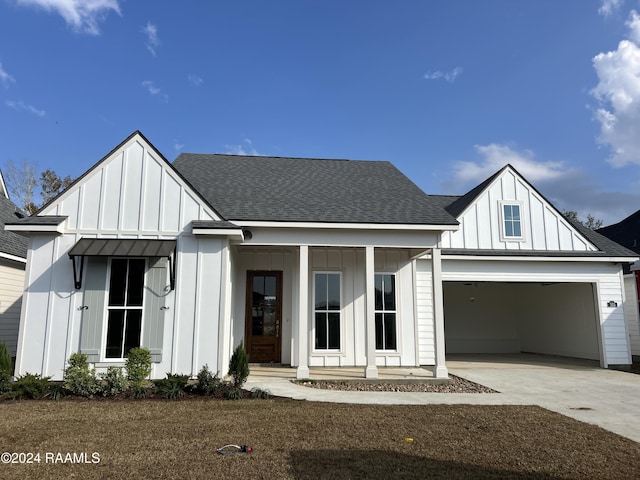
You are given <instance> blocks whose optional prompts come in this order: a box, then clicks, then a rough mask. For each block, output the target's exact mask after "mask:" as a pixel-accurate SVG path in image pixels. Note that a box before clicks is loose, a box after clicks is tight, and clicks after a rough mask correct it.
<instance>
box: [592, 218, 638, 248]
mask: <svg viewBox="0 0 640 480" xmlns="http://www.w3.org/2000/svg"><path fill="white" fill-rule="evenodd" d="M598 233H599V234H601V235H604V236H605V237H607V238H610V239H611V240H613V241H615V242H618V243H620V244H621V245H624V246H625V247H627V248H629V249H631V250H633V251H634V252H636V253H639V254H640V210H638V211H637V212H634V213H632V214H631V215H629V216H628V217H627V218H625V219H624V220H622V221H621V222H618V223H616V224H613V225H609V226H608V227H603V228H601V229H599V230H598Z"/></svg>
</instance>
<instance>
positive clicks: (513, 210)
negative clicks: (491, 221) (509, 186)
mask: <svg viewBox="0 0 640 480" xmlns="http://www.w3.org/2000/svg"><path fill="white" fill-rule="evenodd" d="M502 221H503V227H504V228H503V231H502V234H503V237H504V239H505V240H509V239H522V238H523V237H524V235H523V233H522V223H521V221H520V204H517V203H503V204H502Z"/></svg>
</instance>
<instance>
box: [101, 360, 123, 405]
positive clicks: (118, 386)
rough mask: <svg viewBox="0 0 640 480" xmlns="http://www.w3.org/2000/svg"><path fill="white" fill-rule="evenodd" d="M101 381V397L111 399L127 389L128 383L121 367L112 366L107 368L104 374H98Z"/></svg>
mask: <svg viewBox="0 0 640 480" xmlns="http://www.w3.org/2000/svg"><path fill="white" fill-rule="evenodd" d="M100 378H101V379H102V395H104V396H105V397H111V396H113V395H118V394H119V393H122V392H124V391H125V390H127V388H129V382H128V381H127V377H126V376H125V374H124V371H123V368H122V367H116V366H114V365H112V366H110V367H108V368H107V371H106V372H105V373H101V374H100Z"/></svg>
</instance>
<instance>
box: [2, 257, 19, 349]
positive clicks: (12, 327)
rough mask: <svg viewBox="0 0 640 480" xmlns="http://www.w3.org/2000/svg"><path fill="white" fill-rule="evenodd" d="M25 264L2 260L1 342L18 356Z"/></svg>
mask: <svg viewBox="0 0 640 480" xmlns="http://www.w3.org/2000/svg"><path fill="white" fill-rule="evenodd" d="M24 269H25V264H24V263H19V262H14V261H11V260H4V259H1V258H0V341H4V342H5V344H6V345H7V348H8V349H9V352H10V353H11V356H12V357H14V356H15V355H16V345H17V342H18V327H19V325H20V307H21V305H22V290H23V288H24Z"/></svg>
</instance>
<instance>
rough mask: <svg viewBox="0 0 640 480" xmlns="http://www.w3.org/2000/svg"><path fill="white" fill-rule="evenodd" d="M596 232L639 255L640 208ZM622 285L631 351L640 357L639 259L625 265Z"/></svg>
mask: <svg viewBox="0 0 640 480" xmlns="http://www.w3.org/2000/svg"><path fill="white" fill-rule="evenodd" d="M598 233H600V234H602V235H604V236H605V237H607V238H610V239H611V240H613V241H615V242H617V243H619V244H620V245H624V246H625V247H627V248H628V249H630V250H632V251H634V252H635V253H637V254H639V255H640V210H638V211H637V212H635V213H633V214H631V215H629V216H628V217H627V218H625V219H624V220H622V221H621V222H618V223H616V224H614V225H609V226H608V227H604V228H601V229H599V230H598ZM624 285H625V293H626V297H627V301H626V302H625V309H626V314H625V315H626V317H627V322H628V323H629V336H630V338H631V353H632V355H633V356H634V357H638V359H640V261H638V262H636V263H634V264H633V265H631V267H630V268H629V267H625V269H624Z"/></svg>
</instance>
